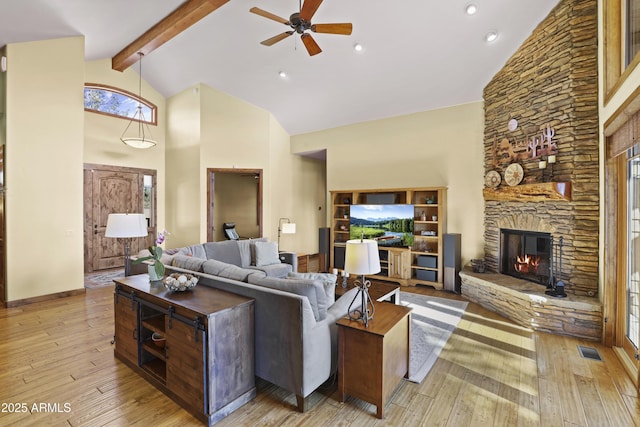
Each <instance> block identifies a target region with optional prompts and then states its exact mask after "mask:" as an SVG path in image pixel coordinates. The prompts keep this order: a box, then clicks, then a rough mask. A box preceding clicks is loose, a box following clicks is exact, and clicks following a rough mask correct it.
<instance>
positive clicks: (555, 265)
mask: <svg viewBox="0 0 640 427" xmlns="http://www.w3.org/2000/svg"><path fill="white" fill-rule="evenodd" d="M563 241H564V238H563V237H562V236H560V238H559V239H558V244H555V241H554V239H553V236H551V257H552V259H551V262H550V264H551V265H550V266H549V272H550V274H549V285H548V286H547V291H546V292H545V294H547V295H551V296H552V297H556V298H566V296H567V294H566V293H565V292H564V282H563V281H562V279H561V277H560V274H562V244H563ZM556 259H557V260H556Z"/></svg>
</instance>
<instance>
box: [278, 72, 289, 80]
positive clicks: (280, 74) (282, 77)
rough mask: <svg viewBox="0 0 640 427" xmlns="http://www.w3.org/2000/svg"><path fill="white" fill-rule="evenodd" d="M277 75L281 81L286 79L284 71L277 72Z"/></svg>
mask: <svg viewBox="0 0 640 427" xmlns="http://www.w3.org/2000/svg"><path fill="white" fill-rule="evenodd" d="M278 75H279V76H280V78H281V79H286V78H287V77H288V76H287V73H285V72H284V71H279V72H278Z"/></svg>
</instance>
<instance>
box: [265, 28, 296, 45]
mask: <svg viewBox="0 0 640 427" xmlns="http://www.w3.org/2000/svg"><path fill="white" fill-rule="evenodd" d="M291 34H293V31H285V32H284V33H282V34H278V35H277V36H273V37H271V38H269V39H266V40H263V41H261V42H260V44H263V45H265V46H271V45H274V44H276V43H278V42H279V41H280V40H284V39H286V38H287V37H289V36H290V35H291Z"/></svg>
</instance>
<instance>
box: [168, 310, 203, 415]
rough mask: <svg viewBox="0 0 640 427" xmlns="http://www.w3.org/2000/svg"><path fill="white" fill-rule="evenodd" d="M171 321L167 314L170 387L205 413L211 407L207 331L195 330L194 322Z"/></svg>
mask: <svg viewBox="0 0 640 427" xmlns="http://www.w3.org/2000/svg"><path fill="white" fill-rule="evenodd" d="M171 323H172V325H171V327H169V318H168V316H167V318H166V324H165V333H166V337H167V341H166V345H165V354H166V359H167V360H166V363H167V388H169V389H170V390H171V391H172V392H174V393H175V394H176V395H177V396H179V397H180V398H181V399H183V400H184V402H185V403H186V404H188V405H190V406H192V407H193V408H194V409H196V410H198V411H204V412H205V413H206V412H207V409H208V408H205V407H204V358H203V340H204V334H203V332H202V331H200V330H199V331H197V332H196V331H195V330H194V327H193V325H187V324H186V323H182V322H180V321H177V320H175V319H174V320H173V321H172V322H171ZM196 334H197V336H198V341H197V342H196Z"/></svg>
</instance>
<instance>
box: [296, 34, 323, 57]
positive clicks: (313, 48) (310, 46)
mask: <svg viewBox="0 0 640 427" xmlns="http://www.w3.org/2000/svg"><path fill="white" fill-rule="evenodd" d="M300 38H301V39H302V43H304V47H306V48H307V52H309V56H313V55H317V54H319V53H320V52H322V49H320V46H318V43H316V41H315V40H314V39H313V37H311V34H309V33H304V34H303V35H301V36H300Z"/></svg>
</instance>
